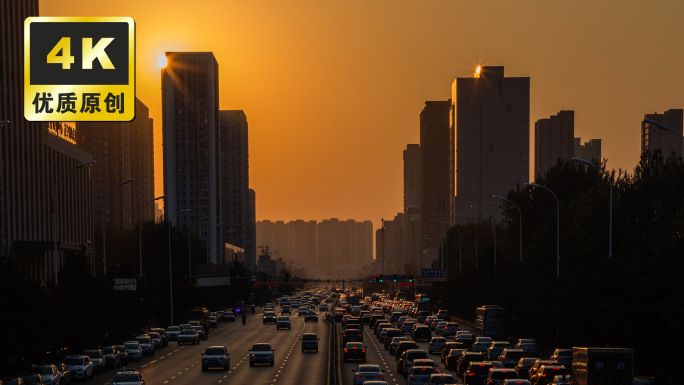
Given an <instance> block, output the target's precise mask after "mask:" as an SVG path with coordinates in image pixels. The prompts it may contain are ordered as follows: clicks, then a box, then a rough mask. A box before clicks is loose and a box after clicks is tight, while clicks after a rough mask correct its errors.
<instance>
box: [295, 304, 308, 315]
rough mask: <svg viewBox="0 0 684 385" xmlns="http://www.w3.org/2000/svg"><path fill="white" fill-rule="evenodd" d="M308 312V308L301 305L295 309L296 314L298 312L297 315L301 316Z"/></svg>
mask: <svg viewBox="0 0 684 385" xmlns="http://www.w3.org/2000/svg"><path fill="white" fill-rule="evenodd" d="M308 312H309V308H308V307H305V306H303V307H300V308H299V310H298V311H297V314H299V316H300V317H301V316H303V315H304V316H305V315H306V313H308Z"/></svg>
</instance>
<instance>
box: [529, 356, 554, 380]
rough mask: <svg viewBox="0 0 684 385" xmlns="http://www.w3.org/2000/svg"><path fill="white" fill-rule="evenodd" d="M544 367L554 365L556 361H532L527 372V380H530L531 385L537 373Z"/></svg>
mask: <svg viewBox="0 0 684 385" xmlns="http://www.w3.org/2000/svg"><path fill="white" fill-rule="evenodd" d="M544 365H556V361H549V360H541V359H538V360H536V361H534V364H532V367H531V368H530V369H529V371H528V372H527V379H528V380H530V382H531V383H533V384H534V383H535V380H536V376H537V372H538V371H539V369H541V367H542V366H544Z"/></svg>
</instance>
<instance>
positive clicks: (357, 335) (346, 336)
mask: <svg viewBox="0 0 684 385" xmlns="http://www.w3.org/2000/svg"><path fill="white" fill-rule="evenodd" d="M352 341H353V342H363V333H361V330H359V329H347V330H345V331H344V332H343V333H342V343H343V344H346V343H347V342H352Z"/></svg>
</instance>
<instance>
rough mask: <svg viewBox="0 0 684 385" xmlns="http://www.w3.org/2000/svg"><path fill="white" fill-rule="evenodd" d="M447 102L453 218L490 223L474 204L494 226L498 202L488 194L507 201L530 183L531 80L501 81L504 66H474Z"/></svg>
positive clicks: (526, 78)
mask: <svg viewBox="0 0 684 385" xmlns="http://www.w3.org/2000/svg"><path fill="white" fill-rule="evenodd" d="M452 102H453V105H452V107H451V126H452V129H455V135H456V205H455V208H456V210H455V213H457V214H460V215H464V216H466V217H468V218H475V219H477V220H487V219H488V218H489V215H487V214H485V213H483V212H481V211H479V210H475V209H473V208H471V207H470V206H471V205H473V206H478V207H480V208H483V209H485V210H487V211H489V212H490V213H491V214H492V215H493V216H494V219H495V220H496V221H499V220H501V210H499V208H498V207H499V203H500V201H499V200H497V199H495V198H493V197H492V195H500V196H506V194H508V192H509V191H510V190H511V189H513V188H515V187H516V186H518V185H521V186H522V184H523V183H527V182H528V181H529V148H530V143H529V132H530V78H529V77H504V67H478V70H477V71H476V73H475V76H473V77H468V78H457V79H456V80H455V81H454V82H453V84H452ZM421 145H422V144H421ZM451 218H453V217H451ZM422 219H423V218H422V216H421V220H422ZM454 219H455V218H454ZM450 222H451V221H450ZM459 222H460V223H463V222H462V221H461V220H459ZM451 223H453V222H451Z"/></svg>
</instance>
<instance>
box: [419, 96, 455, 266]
mask: <svg viewBox="0 0 684 385" xmlns="http://www.w3.org/2000/svg"><path fill="white" fill-rule="evenodd" d="M450 107H451V100H447V101H432V102H431V101H428V102H425V107H424V108H423V110H422V111H421V113H420V193H419V196H420V198H419V199H420V202H419V206H420V230H421V231H420V233H421V234H426V235H428V234H430V236H432V234H433V232H431V231H430V229H438V230H440V232H441V231H442V230H443V233H444V234H446V230H447V228H448V226H446V225H443V224H442V222H449V218H450V217H451V213H452V204H453V196H454V163H453V156H452V155H450V153H451V152H452V150H453V143H451V142H452V140H453V133H452V132H451V131H452V130H453V128H452V127H450V125H449V110H450ZM440 237H441V233H440V234H437V235H436V236H434V237H433V238H437V239H439V238H440ZM420 251H421V262H420V266H421V267H423V268H429V267H432V266H433V264H434V263H435V262H436V261H438V260H439V241H438V242H437V244H435V243H434V242H431V241H429V240H427V239H425V237H420Z"/></svg>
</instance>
